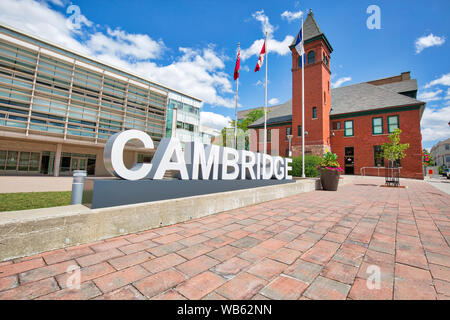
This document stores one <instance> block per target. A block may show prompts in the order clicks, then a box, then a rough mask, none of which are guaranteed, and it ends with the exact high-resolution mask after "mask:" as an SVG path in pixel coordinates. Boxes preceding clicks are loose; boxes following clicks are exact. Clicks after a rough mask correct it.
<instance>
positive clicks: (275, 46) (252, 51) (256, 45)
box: [241, 10, 294, 65]
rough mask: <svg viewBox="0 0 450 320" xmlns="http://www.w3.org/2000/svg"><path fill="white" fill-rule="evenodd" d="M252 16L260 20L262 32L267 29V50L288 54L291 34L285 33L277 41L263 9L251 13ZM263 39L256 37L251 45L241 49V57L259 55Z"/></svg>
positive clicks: (273, 29)
mask: <svg viewBox="0 0 450 320" xmlns="http://www.w3.org/2000/svg"><path fill="white" fill-rule="evenodd" d="M252 16H253V18H255V19H256V20H258V21H259V22H261V27H262V31H263V34H264V33H265V31H266V30H267V48H266V50H267V52H273V53H276V54H279V55H281V56H284V55H286V54H289V53H290V52H291V50H290V49H289V46H290V45H291V44H292V42H293V41H294V37H293V36H291V35H287V36H286V37H285V38H284V40H282V41H279V40H276V39H274V38H273V32H274V31H275V30H276V29H277V28H276V27H274V26H273V25H271V24H270V22H269V17H267V16H266V15H265V14H264V10H261V11H257V12H255V13H254V14H253V15H252ZM263 43H264V39H258V40H255V41H254V42H253V43H252V45H251V46H250V47H249V48H247V49H244V50H242V51H241V59H242V60H246V59H248V58H249V57H251V56H254V55H255V56H259V54H260V53H261V48H262V46H263ZM255 65H256V61H255Z"/></svg>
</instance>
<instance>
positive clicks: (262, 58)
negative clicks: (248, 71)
mask: <svg viewBox="0 0 450 320" xmlns="http://www.w3.org/2000/svg"><path fill="white" fill-rule="evenodd" d="M265 54H266V41H264V44H263V47H262V49H261V53H260V54H259V60H258V63H257V64H256V67H255V72H257V71H259V69H261V66H262V65H263V63H264V56H265Z"/></svg>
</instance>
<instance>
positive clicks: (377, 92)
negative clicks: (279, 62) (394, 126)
mask: <svg viewBox="0 0 450 320" xmlns="http://www.w3.org/2000/svg"><path fill="white" fill-rule="evenodd" d="M401 82H407V83H406V84H403V85H402V84H400V82H399V83H398V85H395V86H394V83H391V84H386V85H380V86H376V85H373V84H369V83H366V82H363V83H358V84H353V85H349V86H345V87H340V88H335V89H332V90H331V112H330V115H338V114H345V113H352V112H361V111H368V110H375V109H384V108H390V107H400V106H411V105H418V104H425V102H423V101H419V100H417V99H413V98H410V97H408V96H405V95H403V94H399V93H397V92H395V91H396V90H400V92H403V90H405V88H406V89H407V90H406V91H411V90H414V89H413V88H414V84H415V85H416V86H417V80H416V79H413V80H404V81H401ZM385 87H388V88H391V89H386V88H385ZM394 88H396V90H394ZM410 89H411V90H410ZM290 121H292V100H289V101H288V102H285V103H283V104H280V105H277V106H273V107H272V111H271V112H270V113H268V115H267V125H270V124H275V123H283V122H290ZM262 125H264V118H260V119H258V120H256V121H255V122H253V123H252V124H251V125H250V126H249V128H252V127H261V126H262Z"/></svg>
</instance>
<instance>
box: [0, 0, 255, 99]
mask: <svg viewBox="0 0 450 320" xmlns="http://www.w3.org/2000/svg"><path fill="white" fill-rule="evenodd" d="M69 17H70V14H68V15H67V16H65V15H64V14H63V13H60V12H58V11H55V10H53V9H52V8H51V7H50V6H49V4H48V2H44V1H39V2H38V1H32V0H1V1H0V21H1V22H2V23H6V24H8V25H11V26H13V27H16V28H18V29H20V30H23V31H25V32H27V33H30V34H33V35H36V36H39V37H41V38H44V39H48V40H50V41H52V42H55V43H57V44H59V45H61V46H63V47H67V48H70V49H71V50H74V51H76V52H79V53H82V54H85V55H89V56H92V57H93V58H97V59H99V60H101V61H104V62H107V63H110V64H112V65H114V66H116V67H118V68H123V69H126V70H129V71H131V72H133V73H136V74H139V75H140V76H142V77H144V78H147V79H149V80H152V81H156V82H159V83H161V84H164V85H166V86H168V87H170V88H173V89H176V90H179V91H181V92H184V93H186V94H188V95H191V96H194V97H197V98H199V99H201V100H203V102H206V103H209V104H212V105H215V106H223V107H228V108H233V107H234V97H233V96H232V95H230V96H229V97H228V95H229V94H232V93H233V90H232V83H231V81H230V79H231V76H230V75H229V74H227V73H225V72H224V69H225V64H224V60H226V59H227V57H224V56H222V55H220V54H218V53H217V52H216V50H215V48H214V46H213V45H209V46H208V47H206V48H203V49H195V50H194V49H192V48H185V47H179V48H178V51H177V56H176V57H175V58H174V60H173V61H172V62H170V63H169V64H166V65H161V64H156V63H155V62H154V61H153V60H154V59H157V58H159V57H161V55H162V53H163V52H164V51H165V50H166V47H165V46H164V42H163V41H162V40H161V39H160V40H154V39H152V38H151V37H150V36H148V35H146V34H132V33H128V32H126V31H124V30H121V29H114V30H112V29H106V32H101V30H102V29H104V28H103V27H102V26H99V25H96V28H95V29H96V30H93V29H94V28H90V27H89V25H87V24H86V23H84V25H85V27H84V28H82V29H79V30H75V29H73V28H70V23H67V21H68V18H69ZM258 19H259V18H258ZM83 21H89V20H87V18H86V20H83ZM91 25H92V24H91ZM99 30H100V31H99ZM78 39H85V41H82V40H78Z"/></svg>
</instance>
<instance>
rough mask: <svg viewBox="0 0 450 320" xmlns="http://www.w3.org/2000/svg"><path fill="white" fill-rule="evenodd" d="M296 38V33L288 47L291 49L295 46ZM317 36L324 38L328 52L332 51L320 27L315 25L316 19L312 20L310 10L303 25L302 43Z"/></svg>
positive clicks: (312, 15) (312, 16)
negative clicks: (328, 48)
mask: <svg viewBox="0 0 450 320" xmlns="http://www.w3.org/2000/svg"><path fill="white" fill-rule="evenodd" d="M300 31H301V30H300ZM300 31H299V32H300ZM297 36H298V33H297V35H296V37H295V38H294V41H293V42H292V44H291V45H290V47H291V48H292V47H294V46H295V40H296V39H297ZM318 36H322V37H323V38H324V40H325V42H326V43H327V45H328V46H329V47H330V50H331V51H333V49H332V48H331V45H330V44H329V42H328V39H327V38H326V37H325V35H324V34H323V32H322V30H320V27H319V25H318V24H317V21H316V19H314V14H313V13H312V11H311V10H310V11H309V13H308V16H307V17H306V20H305V22H304V23H303V37H304V41H305V42H306V41H308V40H310V39H314V38H316V37H318Z"/></svg>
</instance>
